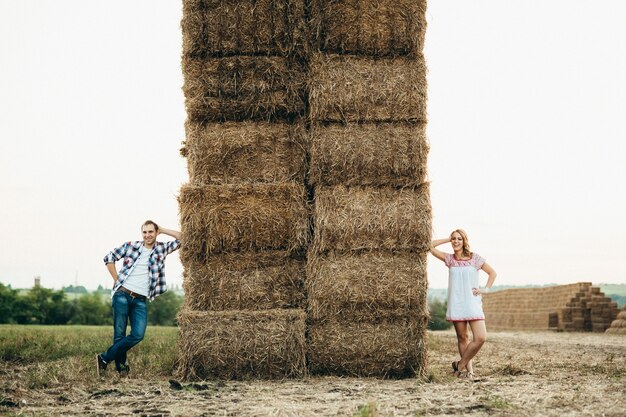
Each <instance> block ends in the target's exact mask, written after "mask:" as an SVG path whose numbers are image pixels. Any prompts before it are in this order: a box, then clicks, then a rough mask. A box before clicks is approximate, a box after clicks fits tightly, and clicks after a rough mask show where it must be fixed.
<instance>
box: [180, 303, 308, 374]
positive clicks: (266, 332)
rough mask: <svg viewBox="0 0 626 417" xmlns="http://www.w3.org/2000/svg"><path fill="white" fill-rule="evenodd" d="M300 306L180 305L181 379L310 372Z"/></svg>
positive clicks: (303, 321) (303, 320)
mask: <svg viewBox="0 0 626 417" xmlns="http://www.w3.org/2000/svg"><path fill="white" fill-rule="evenodd" d="M305 318H306V315H305V313H304V311H302V310H287V309H278V310H267V311H220V312H215V311H211V312H200V311H190V310H181V312H180V313H179V314H178V323H179V327H180V337H179V341H178V355H179V358H178V363H179V368H178V374H179V376H180V377H181V378H183V379H187V380H189V379H192V380H193V379H206V378H212V377H217V378H226V379H246V378H262V379H270V378H271V379H280V378H301V377H303V376H305V375H306V373H307V371H306V361H305V335H304V331H305Z"/></svg>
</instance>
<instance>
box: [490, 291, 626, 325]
mask: <svg viewBox="0 0 626 417" xmlns="http://www.w3.org/2000/svg"><path fill="white" fill-rule="evenodd" d="M483 309H484V311H485V319H486V321H487V325H488V327H489V328H490V329H496V330H498V329H499V330H508V329H518V330H545V329H555V330H565V331H596V332H600V331H604V330H605V329H606V328H607V327H608V326H609V325H610V323H611V321H612V320H613V318H614V317H615V316H616V315H617V305H616V304H615V303H613V302H612V301H611V299H610V298H608V297H605V296H604V294H603V293H602V292H601V291H600V289H599V288H597V287H592V285H591V283H590V282H579V283H575V284H569V285H558V286H553V287H543V288H518V289H510V290H503V291H497V292H493V293H490V294H485V295H484V296H483Z"/></svg>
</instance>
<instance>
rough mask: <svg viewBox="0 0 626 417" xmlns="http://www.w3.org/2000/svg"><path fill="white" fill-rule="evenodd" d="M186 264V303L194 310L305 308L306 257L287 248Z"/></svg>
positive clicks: (211, 257) (244, 253)
mask: <svg viewBox="0 0 626 417" xmlns="http://www.w3.org/2000/svg"><path fill="white" fill-rule="evenodd" d="M182 256H183V253H181V260H183V264H184V266H185V272H184V281H183V288H184V290H185V305H187V306H188V307H189V308H191V309H192V310H199V311H206V310H218V311H221V310H270V309H275V308H304V303H305V298H304V275H305V264H306V261H305V258H304V256H302V255H301V256H294V255H292V254H290V253H288V252H286V251H267V252H235V253H226V254H219V255H212V256H210V257H209V258H208V259H207V260H206V262H204V263H199V262H194V261H187V260H186V259H183V258H182Z"/></svg>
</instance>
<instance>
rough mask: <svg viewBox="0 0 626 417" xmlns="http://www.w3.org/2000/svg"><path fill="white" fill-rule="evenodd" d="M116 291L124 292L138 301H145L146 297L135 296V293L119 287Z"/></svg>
mask: <svg viewBox="0 0 626 417" xmlns="http://www.w3.org/2000/svg"><path fill="white" fill-rule="evenodd" d="M117 290H118V291H121V292H125V293H126V294H128V295H130V296H131V297H133V298H136V299H138V300H143V301H145V300H146V296H145V295H141V294H137V293H136V292H133V291H131V290H129V289H128V288H124V287H119V288H118V289H117Z"/></svg>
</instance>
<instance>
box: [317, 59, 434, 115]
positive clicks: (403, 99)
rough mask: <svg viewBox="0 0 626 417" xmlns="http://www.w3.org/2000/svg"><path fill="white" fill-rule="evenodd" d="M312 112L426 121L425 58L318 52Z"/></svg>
mask: <svg viewBox="0 0 626 417" xmlns="http://www.w3.org/2000/svg"><path fill="white" fill-rule="evenodd" d="M309 65H310V66H309V68H310V78H309V116H310V118H311V120H313V121H332V122H364V121H366V122H401V121H402V122H425V121H426V96H427V87H426V64H425V62H424V57H423V56H422V55H420V56H419V57H417V58H415V59H413V58H409V57H396V58H373V57H362V56H345V55H325V54H319V53H318V54H314V55H313V56H312V58H311V62H310V64H309Z"/></svg>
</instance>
